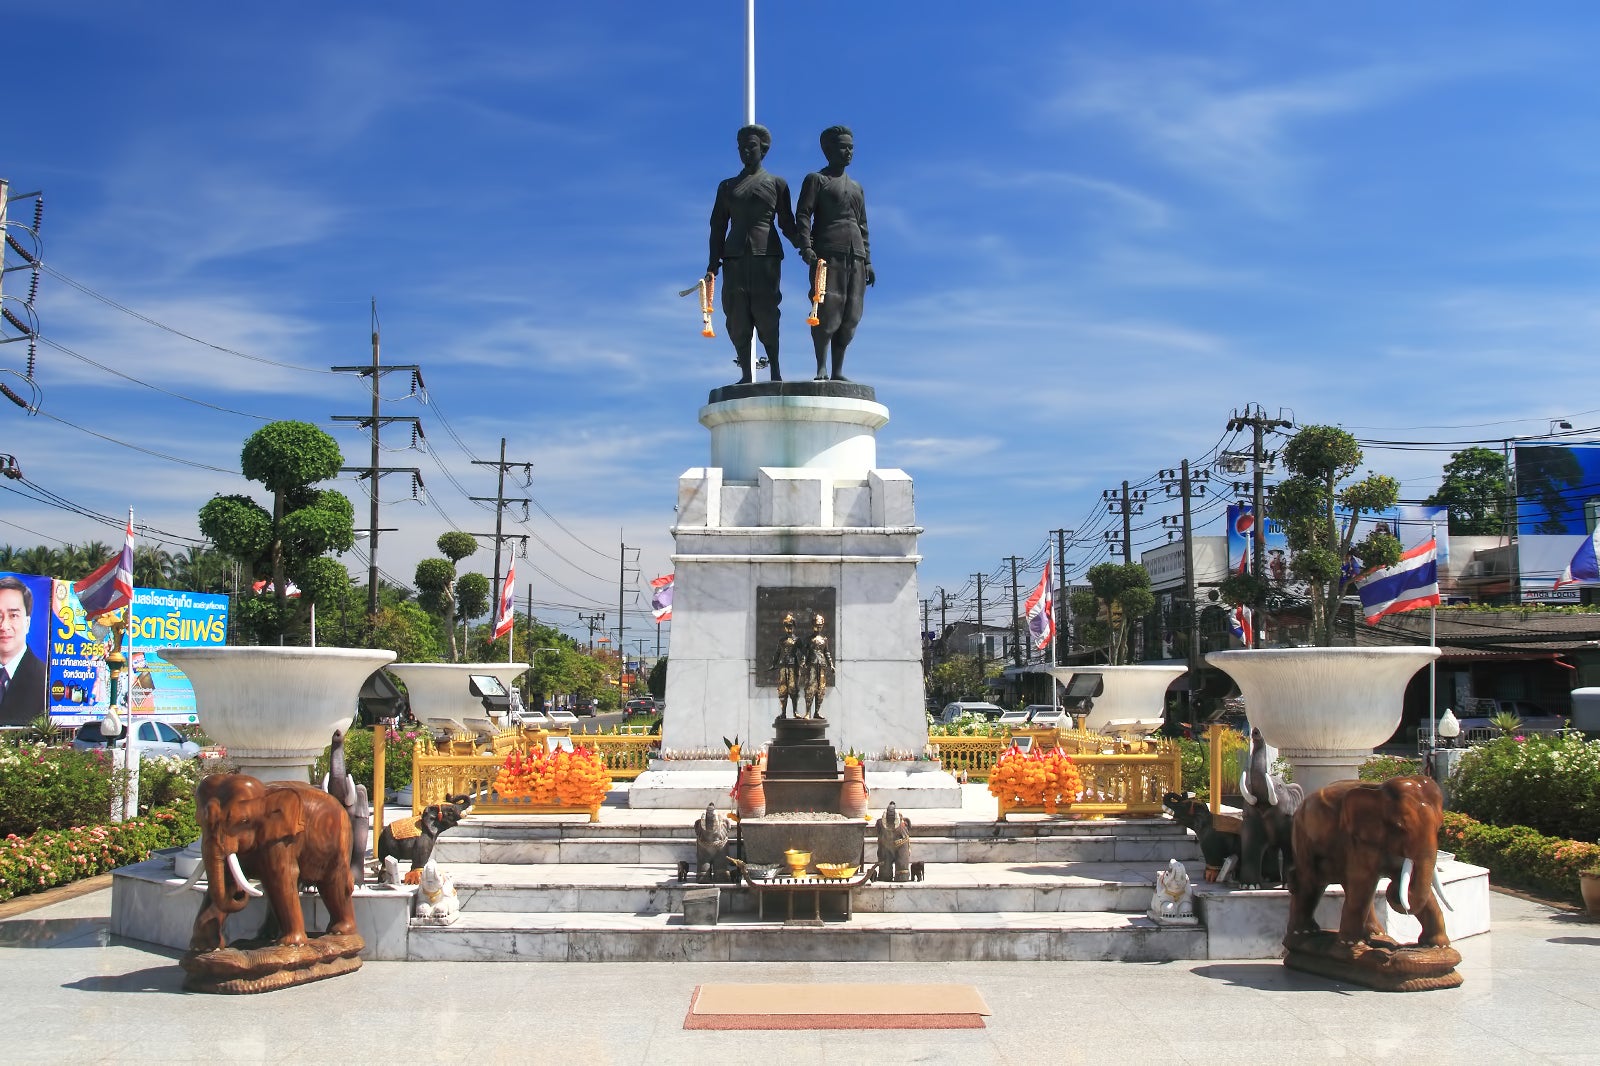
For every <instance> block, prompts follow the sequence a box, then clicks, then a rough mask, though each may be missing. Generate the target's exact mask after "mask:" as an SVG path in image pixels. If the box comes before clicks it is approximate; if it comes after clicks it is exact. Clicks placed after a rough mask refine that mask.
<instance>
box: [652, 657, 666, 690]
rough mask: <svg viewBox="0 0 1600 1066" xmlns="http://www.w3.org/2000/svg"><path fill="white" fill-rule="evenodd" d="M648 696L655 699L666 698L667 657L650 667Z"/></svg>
mask: <svg viewBox="0 0 1600 1066" xmlns="http://www.w3.org/2000/svg"><path fill="white" fill-rule="evenodd" d="M650 695H652V696H654V697H655V698H656V699H658V700H660V699H666V697H667V657H666V656H662V657H661V658H659V659H657V660H656V661H655V665H654V666H652V667H650Z"/></svg>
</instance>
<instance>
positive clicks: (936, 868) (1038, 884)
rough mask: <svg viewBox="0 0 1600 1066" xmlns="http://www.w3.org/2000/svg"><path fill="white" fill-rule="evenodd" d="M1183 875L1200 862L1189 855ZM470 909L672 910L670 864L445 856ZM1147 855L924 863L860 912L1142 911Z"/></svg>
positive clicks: (734, 903) (867, 893) (740, 901)
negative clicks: (916, 876) (1125, 859)
mask: <svg viewBox="0 0 1600 1066" xmlns="http://www.w3.org/2000/svg"><path fill="white" fill-rule="evenodd" d="M1190 866H1191V870H1190V873H1191V876H1192V877H1198V875H1199V873H1200V867H1199V864H1198V863H1192V864H1190ZM444 869H445V870H446V871H447V872H448V873H450V875H451V876H452V877H454V878H455V882H456V890H457V892H458V893H459V895H460V898H461V907H462V910H463V911H466V912H471V913H496V912H498V913H547V912H555V913H602V912H617V913H624V914H637V915H648V914H661V913H674V912H677V911H680V910H681V909H682V905H683V892H684V890H685V889H686V888H694V887H697V886H696V885H695V884H694V883H692V882H691V883H689V884H687V885H684V884H680V883H679V882H678V880H677V870H676V867H668V866H661V865H651V864H638V865H629V864H617V865H611V864H599V865H590V864H553V863H552V864H540V865H522V864H499V865H489V864H447V865H446V866H445V867H444ZM1156 872H1157V864H1155V863H1072V862H1068V863H1031V864H1009V863H958V864H932V865H929V866H927V867H926V873H925V879H924V880H922V881H919V882H903V883H898V884H890V883H871V884H867V885H863V886H862V887H860V888H858V889H857V890H856V891H855V909H856V911H857V912H858V913H900V914H918V913H927V914H935V913H976V912H986V911H996V910H1004V911H1016V912H1031V911H1040V912H1055V911H1080V912H1081V911H1118V912H1132V913H1142V912H1143V911H1144V910H1145V908H1146V907H1148V906H1149V903H1150V895H1151V893H1152V891H1153V890H1154V885H1155V875H1156ZM724 896H725V897H726V902H725V904H724V906H725V908H727V909H729V910H732V911H737V910H740V909H742V908H748V909H751V910H753V909H754V906H755V904H754V901H753V899H752V898H751V895H750V893H749V891H748V890H747V889H744V888H735V887H733V886H724Z"/></svg>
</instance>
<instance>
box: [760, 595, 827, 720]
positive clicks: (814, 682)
mask: <svg viewBox="0 0 1600 1066" xmlns="http://www.w3.org/2000/svg"><path fill="white" fill-rule="evenodd" d="M826 625H827V620H826V619H824V618H823V617H822V615H820V614H819V615H817V616H816V617H815V618H813V619H812V624H811V630H812V631H811V638H810V639H809V640H805V641H802V640H801V639H800V638H799V637H797V636H795V633H794V615H792V614H786V615H784V616H783V639H781V640H779V641H778V648H777V651H776V652H775V653H774V654H773V656H772V665H773V667H774V668H775V669H776V670H777V671H778V706H779V708H780V711H779V714H778V717H779V718H788V717H789V711H790V709H791V708H793V710H794V717H796V718H821V717H822V701H823V700H824V699H826V698H827V696H828V672H829V671H831V670H833V669H834V665H833V652H832V651H830V650H829V648H828V638H827V636H826V635H825V634H824V633H823V629H824V628H825V627H826ZM802 700H804V701H805V713H804V714H801V713H800V706H801V701H802Z"/></svg>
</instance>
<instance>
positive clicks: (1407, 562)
mask: <svg viewBox="0 0 1600 1066" xmlns="http://www.w3.org/2000/svg"><path fill="white" fill-rule="evenodd" d="M1356 591H1357V592H1359V593H1360V594H1361V607H1362V610H1363V611H1364V613H1365V614H1366V618H1367V624H1368V625H1373V624H1375V623H1376V622H1377V621H1378V619H1380V618H1382V617H1383V616H1384V615H1386V614H1399V613H1400V612H1401V611H1414V610H1416V609H1417V608H1418V607H1437V606H1438V605H1439V545H1438V542H1437V541H1436V540H1434V539H1433V538H1432V537H1429V538H1428V539H1427V540H1425V541H1423V542H1422V543H1421V544H1418V545H1417V546H1416V547H1415V548H1412V549H1411V550H1410V551H1408V552H1406V553H1405V554H1404V555H1402V556H1400V561H1399V562H1397V563H1395V564H1394V565H1393V566H1383V567H1379V568H1378V569H1376V570H1373V571H1372V572H1371V573H1370V574H1367V575H1366V576H1365V577H1362V578H1359V579H1357V581H1356Z"/></svg>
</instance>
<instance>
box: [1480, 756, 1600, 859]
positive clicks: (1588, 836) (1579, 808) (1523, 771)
mask: <svg viewBox="0 0 1600 1066" xmlns="http://www.w3.org/2000/svg"><path fill="white" fill-rule="evenodd" d="M1451 805H1452V806H1453V807H1454V808H1455V809H1456V810H1459V811H1460V812H1462V813H1463V814H1466V815H1470V816H1471V817H1473V818H1476V819H1477V820H1478V821H1480V822H1488V823H1489V824H1490V825H1496V826H1528V827H1530V828H1532V829H1535V830H1537V831H1538V832H1540V833H1544V834H1547V835H1549V836H1553V837H1564V838H1568V839H1572V840H1594V839H1595V838H1596V837H1600V740H1585V739H1584V738H1583V734H1581V733H1579V732H1577V731H1575V730H1573V731H1568V732H1565V733H1559V734H1555V735H1550V736H1539V735H1534V736H1525V737H1524V736H1503V737H1496V738H1495V739H1494V740H1491V741H1489V742H1487V743H1484V744H1478V745H1476V746H1474V747H1472V748H1470V749H1468V750H1467V751H1466V752H1464V753H1462V756H1461V765H1460V767H1459V768H1458V769H1457V771H1456V774H1455V777H1454V779H1453V780H1452V782H1451Z"/></svg>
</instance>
